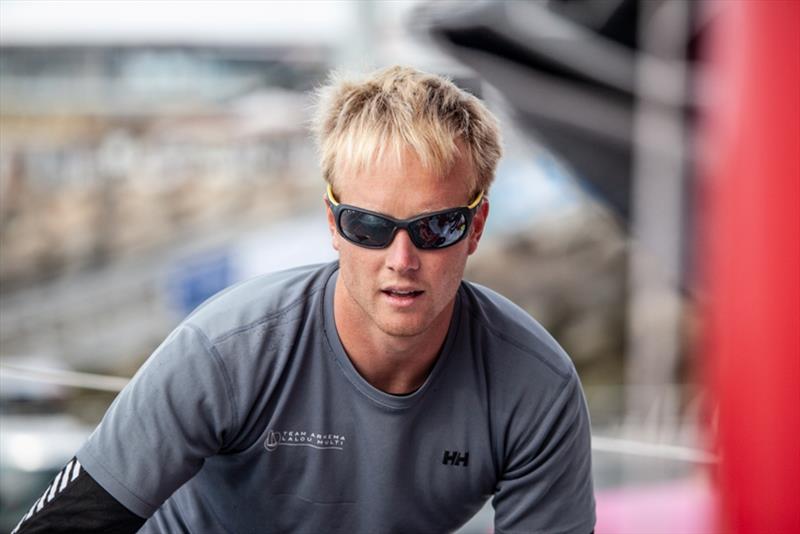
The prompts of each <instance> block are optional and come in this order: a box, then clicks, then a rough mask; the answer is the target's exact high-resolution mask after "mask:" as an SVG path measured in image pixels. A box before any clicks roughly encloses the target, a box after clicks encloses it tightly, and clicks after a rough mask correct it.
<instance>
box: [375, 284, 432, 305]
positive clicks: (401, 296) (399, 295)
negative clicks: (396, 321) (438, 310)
mask: <svg viewBox="0 0 800 534" xmlns="http://www.w3.org/2000/svg"><path fill="white" fill-rule="evenodd" d="M381 293H383V294H384V295H386V296H388V297H389V298H390V299H392V301H394V302H397V303H399V304H404V303H410V302H413V301H414V300H416V298H417V297H419V296H420V295H422V294H423V293H425V292H424V291H422V290H419V289H410V288H397V287H387V288H385V289H381Z"/></svg>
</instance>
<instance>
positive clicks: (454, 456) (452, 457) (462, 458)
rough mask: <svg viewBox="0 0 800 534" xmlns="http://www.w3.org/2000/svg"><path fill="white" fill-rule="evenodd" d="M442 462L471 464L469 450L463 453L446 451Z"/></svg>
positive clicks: (462, 464)
mask: <svg viewBox="0 0 800 534" xmlns="http://www.w3.org/2000/svg"><path fill="white" fill-rule="evenodd" d="M442 463H443V464H444V465H460V466H463V467H467V466H468V465H469V452H465V453H464V454H461V453H460V452H459V451H452V452H450V451H444V457H443V458H442Z"/></svg>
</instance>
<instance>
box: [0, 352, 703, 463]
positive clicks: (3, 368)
mask: <svg viewBox="0 0 800 534" xmlns="http://www.w3.org/2000/svg"><path fill="white" fill-rule="evenodd" d="M0 375H1V376H3V377H7V378H13V379H17V380H30V381H34V382H45V383H48V384H57V385H60V386H69V387H75V388H83V389H97V390H101V391H112V392H119V391H121V390H122V388H124V387H125V385H126V384H127V383H128V382H129V379H127V378H123V377H119V376H108V375H98V374H92V373H76V372H74V371H63V370H56V369H34V368H30V367H21V366H17V365H8V364H0ZM592 450H594V451H600V452H610V453H614V454H628V455H633V456H643V457H647V458H661V459H667V460H678V461H683V462H691V463H703V464H709V463H716V462H717V461H718V460H717V457H716V456H715V455H714V454H712V453H710V452H707V451H703V450H698V449H692V448H690V447H681V446H678V445H665V444H659V443H648V442H643V441H634V440H628V439H617V438H609V437H603V436H592Z"/></svg>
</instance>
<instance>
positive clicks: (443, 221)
mask: <svg viewBox="0 0 800 534" xmlns="http://www.w3.org/2000/svg"><path fill="white" fill-rule="evenodd" d="M481 200H483V191H481V192H480V193H479V194H478V196H477V198H475V200H473V201H472V202H471V203H470V204H469V205H468V206H463V207H460V208H451V209H447V210H441V211H435V212H433V213H425V214H423V215H418V216H417V217H412V218H411V219H404V220H401V219H395V218H392V217H389V216H388V215H383V214H382V213H376V212H374V211H368V210H364V209H361V208H357V207H356V206H348V205H347V204H339V202H337V201H336V199H335V198H334V197H333V190H332V189H331V185H330V184H328V206H329V207H330V208H331V211H332V212H333V217H334V219H335V220H336V229H337V230H338V231H339V234H340V235H341V236H342V237H344V238H345V239H347V240H348V241H350V242H351V243H355V244H356V245H358V246H361V247H366V248H386V247H388V246H389V245H390V244H391V242H392V240H393V239H394V234H396V233H397V230H399V229H401V228H402V229H403V230H405V231H406V232H408V235H409V237H410V238H411V242H412V243H414V246H416V247H417V248H419V249H423V250H431V249H440V248H445V247H449V246H451V245H455V244H456V243H458V242H459V241H461V240H462V239H464V237H465V236H466V235H467V231H468V230H469V225H470V223H472V217H473V215H474V214H475V208H477V207H478V205H479V204H480V203H481Z"/></svg>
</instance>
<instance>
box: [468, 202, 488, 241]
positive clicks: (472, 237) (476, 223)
mask: <svg viewBox="0 0 800 534" xmlns="http://www.w3.org/2000/svg"><path fill="white" fill-rule="evenodd" d="M487 217H489V199H488V198H484V199H483V201H482V202H481V205H480V206H478V209H476V210H475V216H474V217H473V218H472V228H471V229H470V233H469V238H468V239H469V248H468V249H467V253H468V254H472V253H473V252H475V251H476V250H478V242H479V241H480V240H481V236H482V235H483V229H484V228H485V227H486V218H487Z"/></svg>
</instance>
